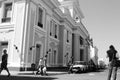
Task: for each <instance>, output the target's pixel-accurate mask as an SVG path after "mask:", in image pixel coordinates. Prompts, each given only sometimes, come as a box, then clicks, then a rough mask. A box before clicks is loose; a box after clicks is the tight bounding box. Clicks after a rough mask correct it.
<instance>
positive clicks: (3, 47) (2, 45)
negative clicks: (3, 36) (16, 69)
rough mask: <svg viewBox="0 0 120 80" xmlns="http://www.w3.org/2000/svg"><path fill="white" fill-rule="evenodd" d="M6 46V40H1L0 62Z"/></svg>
mask: <svg viewBox="0 0 120 80" xmlns="http://www.w3.org/2000/svg"><path fill="white" fill-rule="evenodd" d="M7 48H8V41H2V42H0V62H1V60H2V53H3V52H2V51H3V49H7Z"/></svg>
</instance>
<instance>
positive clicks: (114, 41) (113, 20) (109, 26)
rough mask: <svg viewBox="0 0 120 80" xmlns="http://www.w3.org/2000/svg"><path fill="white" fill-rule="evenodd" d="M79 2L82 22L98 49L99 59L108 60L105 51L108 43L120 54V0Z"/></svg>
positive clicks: (86, 0) (87, 0)
mask: <svg viewBox="0 0 120 80" xmlns="http://www.w3.org/2000/svg"><path fill="white" fill-rule="evenodd" d="M79 2H80V8H81V10H82V12H83V15H84V19H83V20H82V22H83V24H84V25H85V27H86V29H87V30H88V32H89V34H90V36H91V37H92V38H93V42H94V46H97V48H98V50H99V51H98V57H99V59H103V60H105V62H108V59H107V58H106V51H107V50H108V49H109V46H110V45H114V47H115V48H116V50H117V51H118V53H119V55H120V36H119V35H120V0H79Z"/></svg>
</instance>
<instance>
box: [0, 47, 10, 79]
mask: <svg viewBox="0 0 120 80" xmlns="http://www.w3.org/2000/svg"><path fill="white" fill-rule="evenodd" d="M7 61H8V54H7V50H6V49H4V50H3V55H2V63H1V69H0V74H1V72H2V70H3V69H4V70H6V71H7V72H8V77H9V76H10V72H9V70H8V68H7Z"/></svg>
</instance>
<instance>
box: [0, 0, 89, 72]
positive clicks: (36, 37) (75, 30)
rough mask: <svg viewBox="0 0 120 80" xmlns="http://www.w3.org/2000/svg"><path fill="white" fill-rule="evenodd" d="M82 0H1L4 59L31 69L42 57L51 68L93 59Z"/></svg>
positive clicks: (13, 66) (0, 46) (13, 65)
mask: <svg viewBox="0 0 120 80" xmlns="http://www.w3.org/2000/svg"><path fill="white" fill-rule="evenodd" d="M83 18H84V15H83V13H82V11H81V9H80V4H79V0H58V1H57V0H0V36H1V37H0V62H1V57H2V50H3V49H5V48H6V49H7V52H8V67H9V68H11V69H16V70H20V69H24V70H27V69H28V68H30V67H31V64H32V63H34V64H36V65H38V62H39V59H40V58H46V65H47V66H48V67H66V66H67V64H68V62H69V61H70V60H72V62H74V61H85V62H88V61H89V60H90V45H91V44H90V43H91V40H90V35H89V32H88V31H87V29H86V28H85V26H84V25H83V24H82V19H83Z"/></svg>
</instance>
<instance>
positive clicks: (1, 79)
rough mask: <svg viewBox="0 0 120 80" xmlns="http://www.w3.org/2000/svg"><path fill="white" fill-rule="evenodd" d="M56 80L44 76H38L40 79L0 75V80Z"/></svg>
mask: <svg viewBox="0 0 120 80" xmlns="http://www.w3.org/2000/svg"><path fill="white" fill-rule="evenodd" d="M54 79H57V78H53V77H44V76H40V77H38V76H37V77H34V76H10V77H7V76H6V75H0V80H54Z"/></svg>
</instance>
